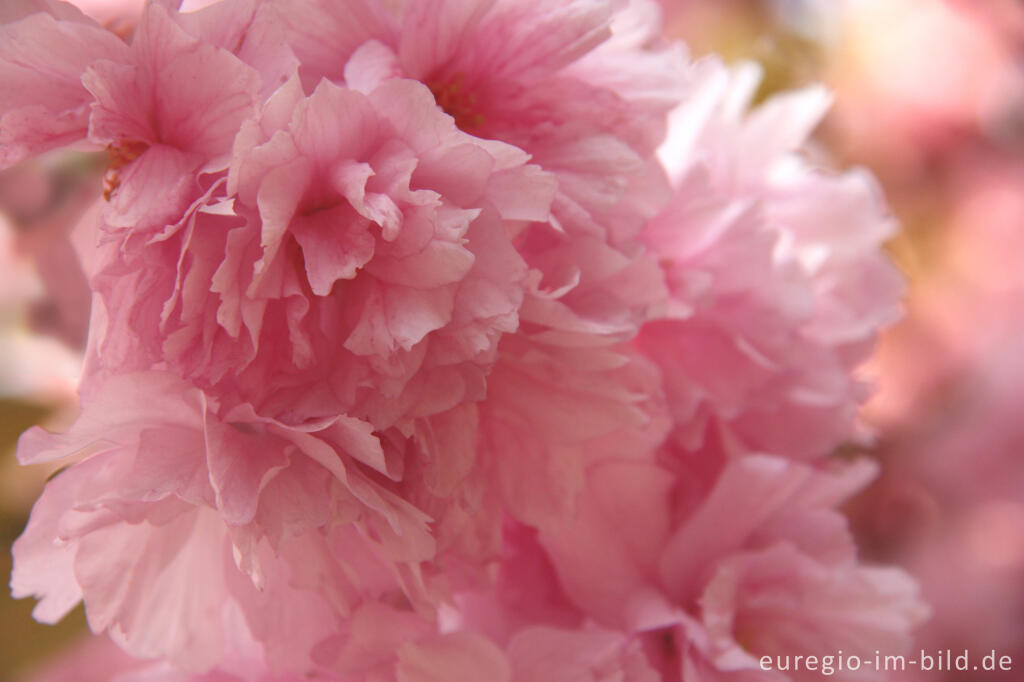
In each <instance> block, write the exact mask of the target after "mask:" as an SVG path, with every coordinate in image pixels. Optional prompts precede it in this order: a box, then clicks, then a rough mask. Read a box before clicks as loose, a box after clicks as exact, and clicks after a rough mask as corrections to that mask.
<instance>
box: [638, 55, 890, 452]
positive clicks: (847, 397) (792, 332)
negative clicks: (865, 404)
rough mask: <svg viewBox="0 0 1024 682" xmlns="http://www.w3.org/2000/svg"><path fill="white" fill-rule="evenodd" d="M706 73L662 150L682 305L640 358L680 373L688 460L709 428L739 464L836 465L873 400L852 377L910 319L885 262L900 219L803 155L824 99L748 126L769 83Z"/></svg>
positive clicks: (657, 246)
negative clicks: (894, 325) (824, 459)
mask: <svg viewBox="0 0 1024 682" xmlns="http://www.w3.org/2000/svg"><path fill="white" fill-rule="evenodd" d="M701 70H702V74H701V78H700V83H701V85H700V87H699V88H697V90H696V92H695V95H694V97H693V99H692V100H690V101H688V102H687V103H685V104H684V105H682V106H681V107H680V108H679V109H677V110H676V111H675V112H674V113H673V122H674V124H675V125H676V127H675V128H674V129H673V132H672V133H671V134H670V136H669V140H668V142H666V144H665V146H664V147H663V148H662V149H661V150H660V151H659V154H660V155H661V156H662V158H663V159H664V160H665V163H666V166H667V167H668V168H669V170H670V172H672V174H673V177H674V179H675V185H676V194H675V196H674V197H673V198H672V200H671V201H670V202H669V203H668V204H667V206H666V208H665V209H664V210H663V211H662V213H661V214H660V215H659V216H658V217H656V218H655V219H654V220H653V221H651V223H650V225H649V226H648V228H647V231H646V233H645V239H646V241H647V243H648V245H649V247H650V249H651V251H652V253H653V254H654V255H656V256H657V258H658V259H659V261H660V262H661V263H662V264H663V266H664V267H665V274H666V277H667V279H668V285H669V288H670V290H671V292H672V301H673V302H674V304H675V305H674V307H673V309H672V311H671V314H670V315H669V316H667V317H666V319H664V320H660V321H655V322H652V323H651V324H649V325H648V326H646V327H645V328H644V329H643V331H642V333H641V336H640V338H639V339H638V341H637V344H638V346H639V347H640V348H641V349H643V350H644V352H646V353H647V354H648V355H649V356H650V357H652V358H653V359H654V360H655V361H656V362H657V363H658V364H659V365H660V366H661V367H662V368H663V370H664V371H665V372H666V385H667V387H668V388H667V390H668V391H669V397H670V403H671V405H672V411H673V414H674V416H675V419H676V423H677V434H676V436H677V438H679V439H680V442H683V443H685V444H686V446H687V447H689V448H698V447H699V446H700V444H701V442H702V440H703V439H704V438H705V434H706V432H707V429H708V425H709V424H710V425H715V426H720V427H721V428H724V429H725V431H726V433H728V440H729V442H730V447H733V448H735V449H737V450H739V451H766V452H772V453H777V454H784V455H787V456H795V457H808V456H817V455H821V454H824V453H826V452H828V451H829V450H830V449H831V448H833V447H835V446H836V445H838V444H840V443H842V442H844V441H847V440H850V439H852V438H856V437H858V435H859V433H858V430H857V422H856V418H855V417H856V410H857V407H858V405H859V403H860V402H861V401H862V400H863V399H864V397H865V396H866V387H865V386H864V385H862V384H861V382H859V381H858V380H857V379H856V377H855V376H854V374H853V370H854V369H855V368H856V367H857V366H858V365H859V364H860V363H862V362H863V361H864V359H865V357H866V354H867V352H868V351H869V350H870V348H871V345H872V343H873V341H874V338H875V334H876V333H877V331H878V330H879V328H881V327H882V326H884V325H886V324H888V323H890V322H891V321H893V320H894V319H895V317H896V315H897V313H898V296H899V292H900V283H899V278H898V276H897V274H896V272H895V270H894V269H893V267H892V266H891V265H890V264H889V263H888V262H887V261H886V260H885V258H884V257H883V256H882V254H881V253H880V251H879V249H878V247H879V245H880V244H881V243H882V241H883V240H884V239H885V238H886V237H887V236H888V235H890V234H891V231H892V229H893V226H892V221H891V220H890V218H889V217H888V216H887V214H886V213H885V211H884V208H883V206H882V204H881V202H880V199H879V196H878V190H877V188H876V187H875V185H874V183H873V181H872V180H871V178H870V176H867V175H866V174H865V173H862V172H858V171H853V172H850V173H846V174H842V175H830V174H827V173H826V172H824V171H820V170H816V169H814V168H813V167H812V166H811V165H809V164H808V163H807V162H806V161H804V160H802V159H801V157H800V156H799V155H798V152H799V147H800V145H801V144H802V143H803V141H804V138H805V137H806V135H807V134H808V132H809V131H810V130H811V129H812V128H813V127H814V125H815V124H816V123H817V121H818V119H819V118H820V116H821V115H822V113H823V112H824V108H825V105H826V104H827V98H826V96H825V95H824V93H823V92H822V91H820V90H817V89H809V90H805V91H803V92H798V93H793V94H788V95H781V96H778V97H776V98H774V99H771V100H769V101H768V102H766V103H765V104H763V105H762V106H760V107H758V108H757V109H754V110H752V111H751V112H750V113H749V114H748V113H747V108H748V102H749V99H750V96H751V94H752V92H753V87H754V85H755V84H756V82H757V74H756V73H755V72H752V71H751V70H750V69H747V70H742V69H741V70H738V71H736V72H734V73H730V72H729V71H727V70H725V69H724V67H722V66H720V65H719V64H718V63H716V62H705V63H703V64H702V65H701ZM751 150H755V151H753V153H751Z"/></svg>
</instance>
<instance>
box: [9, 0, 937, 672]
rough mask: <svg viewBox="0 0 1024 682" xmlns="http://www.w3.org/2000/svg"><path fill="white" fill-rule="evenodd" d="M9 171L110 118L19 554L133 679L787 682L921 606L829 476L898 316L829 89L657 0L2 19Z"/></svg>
mask: <svg viewBox="0 0 1024 682" xmlns="http://www.w3.org/2000/svg"><path fill="white" fill-rule="evenodd" d="M0 17H2V19H3V21H4V23H3V24H2V26H0V93H3V94H0V162H2V163H3V164H6V165H9V164H13V163H15V162H17V161H19V160H22V159H25V158H27V157H29V156H32V155H35V154H39V153H41V152H43V151H46V150H49V149H53V148H58V147H73V148H77V149H86V150H89V149H91V150H105V152H106V154H107V155H108V158H109V160H108V163H107V171H106V176H105V178H104V186H103V190H102V197H98V198H97V208H96V210H93V211H91V212H90V213H89V215H88V217H87V218H86V219H85V220H84V221H83V223H82V224H81V225H80V226H79V228H78V230H79V236H78V238H77V241H78V243H85V244H89V245H90V246H89V247H88V248H87V249H86V251H87V256H86V257H85V258H83V260H84V267H85V269H86V270H87V274H88V276H89V281H90V288H91V290H92V294H93V310H92V319H91V322H90V333H89V345H88V349H87V357H86V364H85V369H84V373H83V377H82V380H81V384H80V386H79V394H80V396H81V399H82V413H81V415H80V417H79V418H78V420H77V422H76V423H75V424H74V425H73V426H72V427H70V429H69V430H68V431H67V432H65V433H63V434H59V435H55V434H51V433H48V432H45V431H42V430H40V429H36V430H33V431H30V432H28V433H27V434H25V435H24V436H23V437H22V439H21V442H20V444H19V450H18V457H19V459H20V461H21V462H23V463H34V462H47V461H57V460H65V461H67V462H69V463H70V465H69V466H68V467H67V468H66V469H64V470H63V471H62V472H61V473H59V474H58V475H56V476H55V477H54V478H53V479H52V480H51V481H50V482H49V484H48V485H47V487H46V490H45V492H44V493H43V495H42V497H41V498H40V500H39V501H38V502H37V504H36V506H35V508H34V509H33V512H32V516H31V520H30V522H29V525H28V527H27V529H26V530H25V533H24V535H22V537H21V538H20V539H19V540H18V542H17V544H16V546H15V548H14V554H15V567H14V573H13V578H12V587H13V591H14V593H15V595H16V596H28V595H35V596H37V597H38V598H39V599H40V601H39V604H38V606H37V608H36V611H35V615H36V617H37V618H38V619H39V620H42V621H45V622H53V621H56V620H58V619H60V618H61V617H62V616H63V615H64V614H65V613H67V612H68V611H69V610H70V609H71V608H72V607H73V606H74V605H75V604H77V603H78V602H79V601H84V603H85V609H86V614H87V616H88V619H89V624H90V626H91V628H92V630H93V631H94V632H97V633H99V632H101V631H106V632H108V633H109V635H110V637H111V638H113V640H114V641H115V642H116V643H117V644H118V645H119V646H120V647H121V648H122V649H123V650H124V651H125V652H127V653H128V654H130V655H131V656H134V657H138V658H141V659H157V660H156V661H155V662H153V663H152V664H147V666H145V667H140V668H138V669H136V670H135V671H134V672H131V673H129V674H128V675H127V676H126V677H124V678H122V679H124V680H162V681H167V680H179V679H180V680H214V679H216V680H252V681H256V680H261V681H266V680H281V681H284V680H297V679H306V678H309V677H310V676H316V677H317V678H318V679H320V678H323V679H331V680H339V681H341V680H344V681H346V682H353V681H359V682H363V681H365V682H463V681H464V682H478V681H482V680H483V681H494V682H545V681H547V680H551V681H552V682H556V681H558V682H562V681H565V680H595V681H596V680H613V679H614V680H628V681H630V682H641V681H643V682H646V681H653V680H669V681H671V680H687V681H691V680H708V681H711V680H726V679H728V680H732V679H736V680H739V679H742V680H754V679H757V680H761V679H764V680H778V679H782V678H780V677H779V673H775V672H764V671H762V670H761V669H760V668H759V667H758V659H759V657H760V656H761V655H766V654H774V653H786V652H789V651H790V650H791V649H794V648H798V649H799V648H800V647H804V649H806V650H807V651H810V652H813V651H814V650H817V649H820V650H833V649H844V650H846V651H849V652H856V651H863V652H864V653H871V654H872V655H873V652H874V650H875V649H878V648H882V649H886V650H887V651H891V650H895V649H899V648H900V647H902V646H903V645H904V644H905V643H906V640H907V637H908V635H909V631H910V629H911V628H912V627H913V626H914V625H915V624H916V623H917V622H918V621H919V620H920V618H921V616H922V609H923V607H922V606H921V604H920V603H919V601H918V600H917V597H916V593H915V587H914V585H913V583H912V582H911V581H910V580H909V579H908V578H907V577H906V576H905V575H904V574H902V573H900V572H898V571H895V570H892V569H884V568H876V567H869V566H865V565H862V564H861V563H859V562H858V560H857V557H856V551H855V547H854V544H853V542H852V539H851V537H850V534H849V532H848V530H847V528H846V525H845V521H844V519H843V517H842V515H841V514H840V513H839V512H838V511H837V508H838V506H839V505H841V504H842V503H843V501H844V500H846V499H847V498H848V497H849V496H851V495H852V494H854V493H855V492H856V491H857V490H859V489H860V488H861V487H863V486H864V485H865V484H866V482H867V481H868V480H870V478H871V477H872V475H873V472H874V468H873V467H872V466H870V465H869V464H867V463H864V462H842V461H834V460H833V458H830V457H828V455H829V454H830V453H831V452H832V451H833V450H834V449H835V448H836V447H837V446H840V445H842V444H844V443H846V442H849V441H850V440H851V439H856V438H859V437H861V435H862V434H860V432H859V430H858V425H857V421H856V411H857V407H858V405H859V403H860V401H861V400H862V399H863V398H864V396H865V389H864V386H863V385H862V384H861V383H860V382H858V381H857V380H856V379H855V377H854V374H853V371H854V369H855V368H856V366H857V365H858V364H859V363H860V362H861V361H862V360H863V359H864V357H865V355H866V353H867V351H868V350H869V349H870V347H871V344H872V342H873V339H874V336H875V333H876V332H877V330H878V329H879V328H880V327H881V326H882V325H884V324H886V323H888V322H890V321H892V320H893V319H894V314H895V312H896V309H897V301H898V297H899V292H900V282H899V280H898V278H897V277H896V276H895V274H894V270H893V269H892V268H891V267H890V265H889V264H888V263H887V261H886V260H885V258H884V257H883V255H882V254H881V252H880V250H879V245H880V243H881V242H882V240H884V239H885V238H886V237H887V236H888V235H889V233H890V231H891V230H892V224H891V221H890V220H889V219H888V218H887V216H886V214H885V210H884V206H883V204H882V202H881V201H880V199H879V196H878V192H877V191H876V189H875V187H874V185H873V183H872V181H871V179H870V178H869V177H866V176H865V175H864V174H862V173H858V172H853V173H847V174H829V173H827V172H825V171H822V170H820V169H816V168H814V167H812V165H811V164H810V163H809V162H808V161H807V160H806V159H805V158H804V156H803V155H802V154H801V147H802V145H803V143H804V140H805V138H806V137H807V135H808V134H809V132H810V131H811V129H812V128H813V127H814V126H815V124H816V123H817V121H818V119H819V118H820V116H821V115H822V114H823V112H824V109H825V108H826V106H827V97H826V96H825V95H824V94H823V93H822V92H821V91H819V90H817V89H809V90H806V91H803V92H799V93H794V94H789V95H784V96H780V97H777V98H775V99H773V100H770V101H769V102H767V103H765V104H763V105H761V106H759V107H757V108H756V109H751V106H750V99H751V96H752V91H753V89H754V86H755V85H756V83H757V74H756V73H754V72H752V71H751V70H750V69H744V68H740V69H737V70H730V69H728V68H726V67H724V66H723V65H722V64H721V63H719V62H718V61H715V60H713V59H707V60H701V61H697V62H691V61H690V60H689V59H688V58H687V56H686V54H685V52H684V50H683V49H682V47H681V46H679V45H672V44H669V43H668V42H667V41H665V40H664V39H663V38H662V37H661V33H660V31H661V28H660V23H659V21H660V19H659V9H658V5H657V3H656V2H653V0H650V1H649V0H633V1H632V2H615V1H612V0H446V1H441V2H437V1H431V0H396V1H389V2H378V1H377V0H263V1H262V2H261V1H258V0H221V1H220V2H216V3H213V4H210V5H209V6H207V7H205V8H203V9H201V10H198V11H195V12H181V11H179V9H178V7H177V6H176V3H174V2H163V1H157V0H154V1H152V2H150V3H148V4H147V5H146V7H145V9H144V10H143V11H142V13H141V15H140V16H139V17H138V18H137V24H136V26H135V28H134V34H133V37H132V39H131V41H130V43H128V42H125V41H124V40H122V38H120V37H119V36H118V35H115V34H114V33H111V32H109V31H107V30H105V29H103V28H101V27H100V26H98V25H96V24H95V23H93V22H92V21H91V20H89V19H87V18H86V17H85V16H84V15H82V14H80V13H78V12H77V11H76V10H74V9H73V8H72V7H71V6H69V5H66V4H63V3H58V2H52V1H51V0H17V1H16V2H14V3H13V4H12V6H11V9H8V8H6V6H5V9H4V11H3V13H2V14H0Z"/></svg>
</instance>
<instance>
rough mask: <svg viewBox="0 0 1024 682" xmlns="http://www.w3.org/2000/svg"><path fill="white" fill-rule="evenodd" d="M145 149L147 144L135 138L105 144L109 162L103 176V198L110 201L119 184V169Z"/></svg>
mask: <svg viewBox="0 0 1024 682" xmlns="http://www.w3.org/2000/svg"><path fill="white" fill-rule="evenodd" d="M147 149H149V145H148V144H146V143H145V142H139V141H137V140H134V141H133V140H125V141H123V142H120V143H118V144H116V145H113V144H108V145H107V154H108V155H109V156H110V162H109V163H108V164H107V172H106V174H105V175H104V176H103V198H104V199H105V200H106V201H110V198H111V197H112V196H114V192H116V191H117V188H118V187H120V186H121V177H120V171H121V169H123V168H124V167H125V166H127V165H128V164H130V163H131V162H132V161H134V160H135V159H137V158H139V157H140V156H142V153H143V152H144V151H146V150H147Z"/></svg>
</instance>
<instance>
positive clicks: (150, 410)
mask: <svg viewBox="0 0 1024 682" xmlns="http://www.w3.org/2000/svg"><path fill="white" fill-rule="evenodd" d="M219 411H220V407H219V406H218V404H217V403H216V401H214V400H212V399H210V398H208V397H207V396H206V395H204V394H203V393H202V392H200V391H198V390H196V389H193V388H190V387H188V386H187V385H185V384H183V383H181V382H180V380H177V379H175V378H173V377H170V376H168V375H165V374H160V373H141V374H128V375H124V376H121V377H117V378H115V379H112V380H111V381H109V382H107V383H106V384H105V385H104V386H103V387H102V388H101V389H100V390H99V391H98V392H97V393H96V394H95V395H94V396H93V397H92V399H91V400H90V402H89V403H88V404H87V406H86V409H85V411H84V412H83V414H82V416H81V417H80V418H79V419H78V421H77V422H76V423H75V425H74V426H73V427H72V428H71V430H69V431H68V432H67V433H66V434H63V435H60V436H53V435H49V434H46V433H45V432H42V431H41V430H35V431H32V432H29V433H28V434H27V435H25V436H24V437H23V438H22V442H21V446H20V448H19V458H20V459H21V461H22V462H23V463H29V462H40V461H49V460H52V459H55V458H59V457H67V456H69V455H74V456H75V457H76V458H81V459H80V461H78V462H76V463H75V464H73V465H72V466H71V467H70V468H68V469H67V470H66V471H63V472H62V473H60V474H59V475H58V476H56V477H55V478H54V479H53V480H52V481H51V482H50V483H49V484H48V486H47V489H46V490H45V491H44V493H43V496H42V497H41V498H40V500H39V502H38V503H37V504H36V507H35V510H34V511H33V515H32V520H31V522H30V524H29V527H28V528H27V529H26V532H25V534H24V535H23V536H22V537H21V538H20V539H19V540H18V542H17V543H16V546H15V549H14V553H15V556H16V561H17V567H16V568H15V571H14V576H13V578H12V587H13V590H14V593H15V595H16V596H24V595H27V594H36V595H38V596H40V597H41V598H42V599H41V601H40V603H39V605H38V606H37V608H36V611H35V615H36V617H37V618H38V619H40V620H42V621H44V622H54V621H56V620H58V619H59V618H61V617H62V616H63V615H64V614H65V613H66V612H67V611H68V610H69V609H70V608H71V607H72V606H74V604H75V603H76V602H77V601H78V600H79V599H84V601H85V603H86V611H87V614H88V616H89V621H90V625H91V627H92V629H93V630H94V631H96V632H98V631H101V630H104V629H109V630H110V632H111V634H112V636H114V639H115V640H117V641H118V642H119V643H120V644H121V645H122V646H124V647H125V649H126V650H128V651H129V652H131V653H132V654H134V655H136V656H143V657H156V656H161V657H167V658H169V659H170V660H171V661H173V662H175V663H176V664H177V665H179V666H181V667H184V668H187V669H193V670H203V669H206V668H209V667H210V666H212V665H214V664H215V663H217V662H218V661H219V660H220V658H219V657H220V655H221V649H222V639H223V636H222V634H221V633H222V625H221V622H220V621H221V619H220V615H218V614H220V613H221V612H222V610H223V608H224V606H225V605H226V604H229V603H232V602H236V603H238V604H239V605H240V606H241V608H242V611H243V612H244V613H245V614H246V616H247V617H248V618H249V619H250V627H251V629H252V631H253V632H254V636H256V637H257V639H259V640H260V641H267V642H268V644H267V647H268V657H269V658H270V660H272V661H274V663H275V665H277V666H280V667H282V668H291V669H298V670H302V669H304V666H305V667H308V666H310V665H311V664H310V663H309V662H308V660H309V659H308V657H309V655H310V650H311V648H312V647H313V645H315V644H316V643H318V642H319V641H320V640H321V639H322V638H324V637H325V636H327V635H328V634H330V633H331V632H332V631H333V630H334V628H335V627H336V625H335V623H336V621H337V619H338V618H340V617H341V615H342V614H344V613H347V612H349V611H350V609H352V608H353V607H354V606H355V605H356V604H358V603H359V601H360V599H362V598H364V597H368V598H375V597H376V596H379V595H381V594H383V593H384V592H387V591H390V590H398V591H401V587H400V586H401V585H402V584H405V585H406V587H408V591H409V594H410V596H411V597H412V598H413V599H416V598H417V597H416V594H415V589H416V584H415V582H405V583H403V582H402V581H403V580H404V579H405V578H403V576H402V574H401V570H400V569H399V566H400V565H401V564H403V563H405V564H409V565H411V564H415V563H416V562H418V561H421V560H424V559H427V558H429V557H430V556H431V555H432V552H433V548H434V543H433V540H432V538H431V537H430V535H429V534H428V532H427V530H426V527H425V522H426V517H425V516H424V515H423V514H421V513H420V512H418V511H417V510H416V509H414V508H413V507H411V506H410V505H409V504H408V503H406V502H405V501H404V500H402V499H400V498H399V497H398V496H396V495H395V494H393V493H391V492H389V491H388V490H386V489H385V488H384V487H382V486H381V485H380V484H378V483H376V482H375V481H374V480H372V478H371V477H369V476H368V475H367V474H366V473H364V472H363V471H362V470H361V468H360V466H359V465H358V464H357V462H363V463H365V464H366V465H368V466H370V467H372V468H378V469H380V470H382V471H385V470H386V463H385V461H384V456H383V452H382V450H381V447H380V444H379V442H378V440H377V439H376V438H375V437H374V436H372V435H371V433H370V427H369V425H367V424H364V423H361V422H359V421H357V420H355V419H351V418H346V417H336V418H333V419H327V420H322V421H321V422H320V423H317V424H307V425H303V426H301V427H289V426H286V425H284V424H281V423H279V422H275V421H273V420H269V419H261V418H258V417H256V416H255V414H254V413H253V412H252V410H251V408H249V407H248V406H244V405H240V406H236V407H235V408H233V409H230V410H226V411H223V412H222V413H220V414H219ZM332 519H333V521H332ZM341 519H348V523H347V524H343V525H341V526H339V525H338V521H340V520H341ZM350 524H351V525H350ZM339 546H347V547H348V551H346V552H344V553H341V554H339V553H337V551H336V548H337V547H339ZM356 547H362V549H361V550H359V551H355V548H356ZM316 557H320V558H319V559H316ZM359 576H362V577H359ZM307 590H308V592H307ZM325 590H326V592H325ZM284 605H287V606H288V609H291V610H293V611H294V613H293V615H290V616H288V617H286V618H284V619H283V620H282V615H283V614H282V606H284ZM271 614H278V615H276V616H273V615H271ZM290 618H291V619H301V620H302V621H303V622H304V625H303V627H302V628H296V627H295V626H294V625H289V623H293V622H295V621H293V620H289V619H290ZM282 628H287V629H286V630H283V629H282ZM318 628H320V629H318ZM275 643H276V644H278V645H281V644H284V645H291V646H279V648H280V649H283V650H281V651H278V650H275V648H274V645H275Z"/></svg>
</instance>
